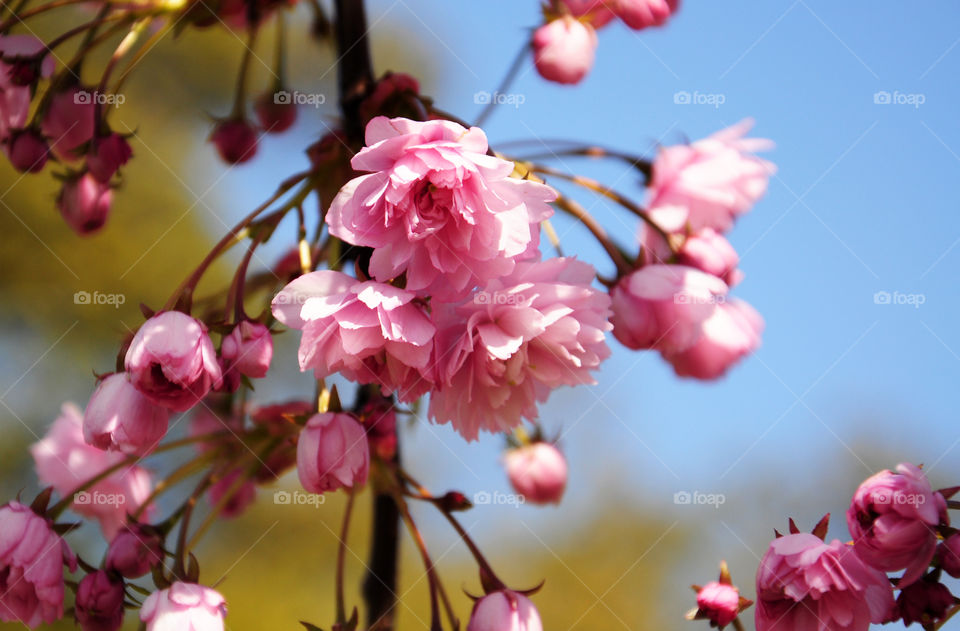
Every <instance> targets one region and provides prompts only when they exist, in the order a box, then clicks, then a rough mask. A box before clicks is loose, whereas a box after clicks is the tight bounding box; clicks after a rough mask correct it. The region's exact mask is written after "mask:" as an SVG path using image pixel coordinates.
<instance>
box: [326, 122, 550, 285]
mask: <svg viewBox="0 0 960 631" xmlns="http://www.w3.org/2000/svg"><path fill="white" fill-rule="evenodd" d="M366 143H367V147H365V148H363V149H362V150H360V152H359V153H358V154H357V155H355V156H354V157H353V159H352V160H351V164H352V165H353V168H354V169H356V170H357V171H368V172H370V173H369V174H368V175H363V176H360V177H357V178H354V179H353V180H350V181H349V182H348V183H347V184H346V185H345V186H344V187H343V188H342V189H341V190H340V193H339V194H338V195H337V196H336V198H334V200H333V203H332V204H331V206H330V210H329V211H328V212H327V216H326V221H327V224H328V225H329V227H330V233H331V234H333V235H334V236H336V237H339V238H341V239H343V240H344V241H346V242H347V243H351V244H353V245H360V246H367V247H371V248H374V252H373V255H372V257H371V259H370V273H371V275H372V276H373V277H374V278H375V279H376V280H379V281H382V282H387V281H389V280H391V279H393V278H396V277H398V276H400V275H403V274H405V276H406V289H407V290H408V291H412V292H415V293H417V294H420V295H431V296H433V297H434V298H437V299H441V300H452V299H457V298H461V297H463V296H465V295H466V294H467V293H469V291H470V290H471V289H472V288H473V287H475V286H476V285H478V284H480V283H482V282H484V281H486V280H489V279H491V278H496V277H499V276H502V275H504V274H506V273H509V272H510V271H511V270H512V269H513V266H514V264H515V260H516V259H517V258H519V257H527V258H530V257H532V256H534V255H535V253H536V251H537V248H538V245H539V238H540V228H539V223H540V222H541V221H543V220H544V219H546V218H548V217H549V216H550V215H551V214H552V212H553V211H552V209H551V208H550V206H549V205H548V202H551V201H553V200H554V199H555V198H556V192H555V191H554V190H553V189H551V188H550V187H548V186H545V185H543V184H538V183H536V182H530V181H526V180H520V179H517V178H512V177H509V176H510V174H511V173H512V172H513V169H514V166H513V163H512V162H508V161H506V160H501V159H500V158H496V157H493V156H489V155H487V149H488V146H487V137H486V135H485V134H484V133H483V131H482V130H481V129H479V128H477V127H473V128H470V129H465V128H463V127H461V126H460V125H458V124H456V123H453V122H451V121H445V120H431V121H427V122H416V121H411V120H407V119H405V118H394V119H388V118H385V117H383V116H379V117H377V118H374V119H373V120H371V121H370V123H369V124H368V125H367V129H366Z"/></svg>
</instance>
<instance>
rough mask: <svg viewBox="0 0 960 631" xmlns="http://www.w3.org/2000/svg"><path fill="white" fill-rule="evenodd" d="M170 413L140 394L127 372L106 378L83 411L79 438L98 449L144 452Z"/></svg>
mask: <svg viewBox="0 0 960 631" xmlns="http://www.w3.org/2000/svg"><path fill="white" fill-rule="evenodd" d="M169 419H170V413H169V412H168V411H167V410H166V409H165V408H162V407H160V406H158V405H155V404H154V403H153V402H151V401H150V400H149V399H148V398H147V397H145V396H143V395H142V394H141V393H140V391H139V390H137V389H136V388H135V387H134V386H133V384H131V383H130V379H129V377H128V375H127V373H116V374H113V375H110V376H108V377H106V378H105V379H104V380H103V381H101V382H100V385H98V386H97V389H96V390H94V392H93V395H92V396H91V397H90V401H89V403H87V409H86V411H85V412H84V414H83V437H84V440H86V441H87V443H89V444H90V445H93V446H94V447H97V448H98V449H116V450H119V451H123V452H125V453H134V454H146V453H149V452H150V451H152V450H153V449H154V448H155V447H156V446H157V444H158V443H159V442H160V440H161V439H162V438H163V436H164V434H166V433H167V423H168V422H169Z"/></svg>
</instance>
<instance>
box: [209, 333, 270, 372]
mask: <svg viewBox="0 0 960 631" xmlns="http://www.w3.org/2000/svg"><path fill="white" fill-rule="evenodd" d="M220 354H221V356H222V357H223V360H224V365H225V368H226V370H227V371H237V372H239V373H240V374H241V375H246V376H247V377H251V378H254V379H261V378H263V377H266V376H267V371H268V370H269V369H270V360H271V359H273V337H272V336H271V335H270V330H269V329H267V327H265V326H264V325H262V324H260V323H259V322H251V321H250V320H244V321H243V322H241V323H239V324H238V325H237V326H235V327H234V328H233V330H232V331H230V333H229V334H228V335H226V336H224V338H223V343H222V344H221V346H220Z"/></svg>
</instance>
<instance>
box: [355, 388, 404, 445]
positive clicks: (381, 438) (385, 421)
mask: <svg viewBox="0 0 960 631" xmlns="http://www.w3.org/2000/svg"><path fill="white" fill-rule="evenodd" d="M360 418H362V419H363V425H364V427H366V428H367V440H368V441H369V442H370V452H371V453H373V454H376V455H377V457H379V458H380V459H381V460H390V459H392V458H393V457H394V456H396V454H397V412H396V409H395V408H394V406H393V402H392V401H390V399H387V398H385V397H379V396H376V397H375V398H374V399H373V400H372V401H370V402H369V403H367V404H366V405H365V406H364V407H363V409H362V410H361V411H360Z"/></svg>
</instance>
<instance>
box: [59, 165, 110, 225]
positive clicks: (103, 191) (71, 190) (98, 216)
mask: <svg viewBox="0 0 960 631" xmlns="http://www.w3.org/2000/svg"><path fill="white" fill-rule="evenodd" d="M58 201H59V206H60V214H61V215H62V216H63V220H64V221H66V222H67V225H69V226H70V227H71V228H73V230H74V232H76V233H77V234H80V235H86V234H92V233H94V232H96V231H97V230H99V229H100V228H102V227H103V224H105V223H106V222H107V215H108V214H110V203H111V202H112V201H113V193H112V192H111V191H110V187H109V186H107V185H106V184H101V183H100V182H98V181H97V180H96V179H94V177H93V176H92V175H90V174H89V173H85V174H83V175H80V176H75V177H72V178H70V179H68V180H67V181H66V182H64V183H63V188H62V189H60V199H59V200H58Z"/></svg>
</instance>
